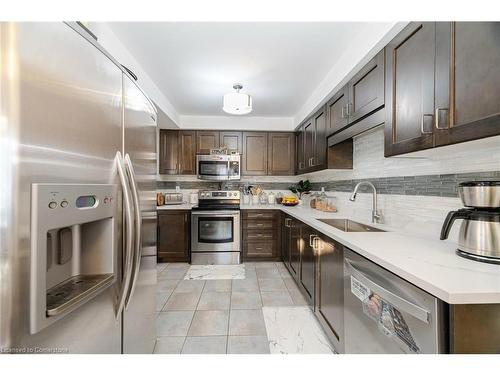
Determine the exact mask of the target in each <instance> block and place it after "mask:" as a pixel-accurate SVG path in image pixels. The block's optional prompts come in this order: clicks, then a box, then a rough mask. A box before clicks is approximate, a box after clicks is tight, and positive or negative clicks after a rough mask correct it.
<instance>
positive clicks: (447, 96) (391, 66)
mask: <svg viewBox="0 0 500 375" xmlns="http://www.w3.org/2000/svg"><path fill="white" fill-rule="evenodd" d="M499 39H500V23H497V22H437V23H415V22H414V23H411V24H410V25H408V26H407V27H406V28H405V29H404V30H403V31H402V32H401V33H400V34H398V35H397V36H396V37H395V38H394V39H393V40H392V41H391V42H390V43H389V45H388V46H387V49H386V59H387V64H386V108H387V110H386V123H385V155H386V156H391V155H398V154H403V153H408V152H413V151H418V150H423V149H427V148H431V147H438V146H444V145H448V144H453V143H458V142H463V141H469V140H473V139H479V138H484V137H489V136H493V135H498V134H500V126H499V123H500V101H499V100H498V97H499V95H500V68H499V67H500V43H498V40H499Z"/></svg>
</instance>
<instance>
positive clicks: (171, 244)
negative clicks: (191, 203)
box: [157, 210, 191, 262]
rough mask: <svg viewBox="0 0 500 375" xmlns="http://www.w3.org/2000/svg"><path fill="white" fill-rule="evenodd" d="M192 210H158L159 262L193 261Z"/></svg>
mask: <svg viewBox="0 0 500 375" xmlns="http://www.w3.org/2000/svg"><path fill="white" fill-rule="evenodd" d="M190 233H191V212H190V211H189V210H164V211H158V242H157V246H158V262H190V261H191V235H190Z"/></svg>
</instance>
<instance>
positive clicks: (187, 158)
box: [178, 130, 196, 174]
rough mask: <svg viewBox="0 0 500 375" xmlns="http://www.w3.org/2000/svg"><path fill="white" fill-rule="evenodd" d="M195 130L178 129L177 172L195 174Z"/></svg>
mask: <svg viewBox="0 0 500 375" xmlns="http://www.w3.org/2000/svg"><path fill="white" fill-rule="evenodd" d="M195 150H196V132H195V131H194V130H181V131H179V172H178V173H179V174H196V152H195Z"/></svg>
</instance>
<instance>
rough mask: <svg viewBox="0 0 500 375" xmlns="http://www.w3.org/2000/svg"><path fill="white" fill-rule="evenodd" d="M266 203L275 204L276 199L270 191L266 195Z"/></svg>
mask: <svg viewBox="0 0 500 375" xmlns="http://www.w3.org/2000/svg"><path fill="white" fill-rule="evenodd" d="M267 203H269V204H271V205H273V204H276V197H275V195H274V193H273V192H272V191H271V192H270V193H269V194H268V195H267Z"/></svg>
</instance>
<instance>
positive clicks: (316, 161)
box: [311, 106, 327, 170]
mask: <svg viewBox="0 0 500 375" xmlns="http://www.w3.org/2000/svg"><path fill="white" fill-rule="evenodd" d="M312 121H313V124H314V132H315V139H314V154H313V157H312V158H313V159H312V163H311V167H312V169H314V170H320V169H324V168H326V164H327V160H326V152H327V147H326V107H325V106H323V107H322V108H321V109H320V110H319V111H317V112H316V113H315V114H314V116H313V118H312Z"/></svg>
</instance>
